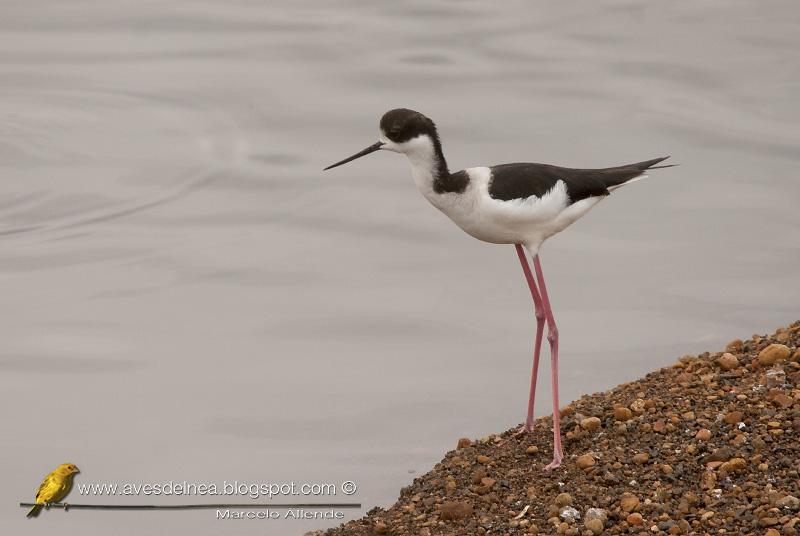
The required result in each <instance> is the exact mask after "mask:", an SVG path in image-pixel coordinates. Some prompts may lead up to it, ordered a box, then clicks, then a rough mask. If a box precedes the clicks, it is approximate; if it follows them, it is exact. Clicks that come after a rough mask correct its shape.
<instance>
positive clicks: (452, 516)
mask: <svg viewBox="0 0 800 536" xmlns="http://www.w3.org/2000/svg"><path fill="white" fill-rule="evenodd" d="M470 516H472V505H471V504H469V503H467V502H463V501H448V502H446V503H444V504H442V509H441V514H440V516H439V517H441V518H442V519H443V520H445V521H448V520H458V519H466V518H468V517H470Z"/></svg>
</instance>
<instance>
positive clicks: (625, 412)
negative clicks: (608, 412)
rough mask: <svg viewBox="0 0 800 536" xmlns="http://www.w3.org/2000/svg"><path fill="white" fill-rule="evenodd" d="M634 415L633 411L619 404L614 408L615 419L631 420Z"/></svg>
mask: <svg viewBox="0 0 800 536" xmlns="http://www.w3.org/2000/svg"><path fill="white" fill-rule="evenodd" d="M631 417H633V412H632V411H631V410H630V409H628V408H626V407H624V406H617V407H615V408H614V419H615V420H617V421H629V420H630V419H631Z"/></svg>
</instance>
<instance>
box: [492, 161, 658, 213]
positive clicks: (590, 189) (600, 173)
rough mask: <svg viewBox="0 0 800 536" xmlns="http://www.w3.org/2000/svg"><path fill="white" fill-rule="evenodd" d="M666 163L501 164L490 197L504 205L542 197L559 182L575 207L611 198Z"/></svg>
mask: <svg viewBox="0 0 800 536" xmlns="http://www.w3.org/2000/svg"><path fill="white" fill-rule="evenodd" d="M667 158H668V157H667ZM663 160H665V158H656V159H653V160H647V161H645V162H638V163H636V164H628V165H625V166H618V167H612V168H603V169H572V168H565V167H560V166H551V165H548V164H527V163H520V164H501V165H498V166H492V167H491V168H490V170H491V172H492V177H491V180H490V182H489V195H490V196H491V197H492V198H494V199H499V200H501V201H511V200H513V199H525V198H527V197H531V196H536V197H542V196H543V195H544V194H546V193H547V192H549V191H550V190H551V189H552V188H553V187H554V186H555V185H556V183H558V181H563V182H564V184H565V186H566V188H567V195H568V196H569V199H570V202H571V203H575V202H576V201H580V200H581V199H586V198H587V197H597V196H604V195H608V194H609V191H608V188H610V187H613V186H619V185H621V184H624V183H626V182H628V181H629V180H631V179H633V178H636V177H638V176H639V175H641V174H642V173H644V172H645V171H647V170H648V169H651V168H653V166H655V165H656V164H658V163H659V162H662V161H663ZM658 167H666V166H658Z"/></svg>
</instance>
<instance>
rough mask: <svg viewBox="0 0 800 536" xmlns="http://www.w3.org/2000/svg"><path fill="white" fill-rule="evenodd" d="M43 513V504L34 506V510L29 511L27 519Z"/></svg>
mask: <svg viewBox="0 0 800 536" xmlns="http://www.w3.org/2000/svg"><path fill="white" fill-rule="evenodd" d="M41 511H42V505H41V504H34V505H33V508H31V509H30V510H28V515H26V516H25V517H36V516H38V515H39V512H41Z"/></svg>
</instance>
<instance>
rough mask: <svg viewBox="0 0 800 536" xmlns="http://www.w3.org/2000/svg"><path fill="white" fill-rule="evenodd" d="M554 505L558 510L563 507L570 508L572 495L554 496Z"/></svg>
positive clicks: (561, 494) (560, 494)
mask: <svg viewBox="0 0 800 536" xmlns="http://www.w3.org/2000/svg"><path fill="white" fill-rule="evenodd" d="M555 505H556V506H558V507H559V508H561V507H564V506H572V495H570V494H569V493H559V494H558V495H557V496H556V500H555Z"/></svg>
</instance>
